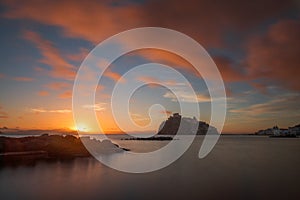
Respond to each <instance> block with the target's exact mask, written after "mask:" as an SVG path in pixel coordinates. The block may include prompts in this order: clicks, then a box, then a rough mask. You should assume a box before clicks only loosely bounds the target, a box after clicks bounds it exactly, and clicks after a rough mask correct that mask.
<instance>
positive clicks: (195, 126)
mask: <svg viewBox="0 0 300 200" xmlns="http://www.w3.org/2000/svg"><path fill="white" fill-rule="evenodd" d="M179 127H180V130H179ZM209 127H210V130H211V131H210V133H209V134H219V133H218V131H217V129H216V128H215V127H213V126H209V124H207V123H206V122H203V121H198V120H197V119H196V118H195V117H194V118H188V117H182V116H181V115H180V114H178V113H174V114H173V115H172V116H170V117H169V118H168V119H167V120H166V121H164V122H162V123H161V124H160V126H159V130H158V134H159V135H175V134H177V132H178V134H181V135H192V134H195V132H196V134H197V135H205V134H207V131H208V128H209Z"/></svg>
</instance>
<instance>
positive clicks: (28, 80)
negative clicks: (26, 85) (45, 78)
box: [13, 76, 33, 82]
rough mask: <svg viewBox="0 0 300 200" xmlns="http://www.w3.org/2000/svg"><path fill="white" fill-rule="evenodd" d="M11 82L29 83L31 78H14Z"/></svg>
mask: <svg viewBox="0 0 300 200" xmlns="http://www.w3.org/2000/svg"><path fill="white" fill-rule="evenodd" d="M13 80H15V81H22V82H31V81H33V78H29V77H21V76H20V77H14V78H13Z"/></svg>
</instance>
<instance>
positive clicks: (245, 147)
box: [0, 135, 300, 200]
mask: <svg viewBox="0 0 300 200" xmlns="http://www.w3.org/2000/svg"><path fill="white" fill-rule="evenodd" d="M124 137H125V136H122V135H115V136H111V140H112V141H113V143H116V144H118V145H119V146H121V147H124V148H128V149H130V150H131V151H134V152H148V151H152V150H156V149H159V148H161V147H163V146H165V145H166V144H167V143H168V142H169V141H139V140H124ZM203 137H204V136H196V138H195V140H194V142H193V144H192V145H191V146H190V148H189V149H188V150H187V151H186V152H185V153H184V154H183V155H182V156H181V157H180V158H179V159H178V160H176V161H175V162H173V163H172V164H170V165H169V166H167V167H165V168H163V169H160V170H157V171H154V172H149V173H141V174H132V173H125V172H120V171H117V170H115V169H111V168H109V167H107V166H105V165H104V164H102V163H101V162H99V161H98V160H96V159H95V158H93V157H90V158H76V159H69V160H51V161H45V160H44V161H43V160H41V161H36V162H34V163H31V162H29V163H27V162H22V163H20V164H17V165H7V166H6V165H2V166H0V199H3V200H6V199H8V200H10V199H43V200H48V199H49V200H60V199H87V200H94V199H95V200H96V199H126V200H127V199H128V200H135V199H138V200H143V199H151V200H157V199H158V200H159V199H171V200H173V199H182V200H193V199H197V200H200V199H204V200H207V199H225V200H226V199H231V200H232V199H242V200H247V199H249V200H253V199H297V200H299V199H300V138H269V137H267V136H254V135H222V136H221V137H220V139H219V141H218V142H217V144H216V145H215V147H214V148H213V150H212V151H211V152H210V153H209V154H208V156H206V157H205V158H203V159H199V158H198V153H199V149H200V146H201V143H202V141H203Z"/></svg>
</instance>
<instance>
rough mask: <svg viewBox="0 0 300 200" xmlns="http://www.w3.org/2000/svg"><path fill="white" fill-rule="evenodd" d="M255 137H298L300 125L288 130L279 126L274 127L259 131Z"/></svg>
mask: <svg viewBox="0 0 300 200" xmlns="http://www.w3.org/2000/svg"><path fill="white" fill-rule="evenodd" d="M255 135H269V136H274V137H297V136H299V135H300V124H298V125H296V126H293V127H288V128H279V127H278V126H274V127H273V128H268V129H265V130H259V131H257V132H256V133H255Z"/></svg>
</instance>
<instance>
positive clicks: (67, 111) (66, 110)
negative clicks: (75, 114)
mask: <svg viewBox="0 0 300 200" xmlns="http://www.w3.org/2000/svg"><path fill="white" fill-rule="evenodd" d="M30 110H31V111H32V112H34V113H61V114H63V113H71V112H72V110H69V109H58V110H47V109H43V108H32V109H30Z"/></svg>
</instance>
